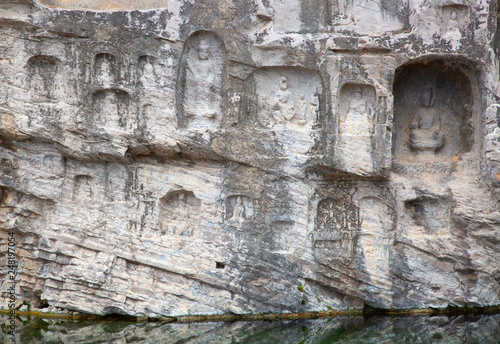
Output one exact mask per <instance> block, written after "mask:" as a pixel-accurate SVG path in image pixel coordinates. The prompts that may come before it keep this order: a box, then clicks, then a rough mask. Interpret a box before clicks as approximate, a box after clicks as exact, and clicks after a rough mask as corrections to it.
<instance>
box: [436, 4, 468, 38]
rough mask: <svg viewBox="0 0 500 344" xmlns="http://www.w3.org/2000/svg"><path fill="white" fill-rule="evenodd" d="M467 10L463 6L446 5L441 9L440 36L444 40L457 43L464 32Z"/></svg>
mask: <svg viewBox="0 0 500 344" xmlns="http://www.w3.org/2000/svg"><path fill="white" fill-rule="evenodd" d="M468 12H469V8H468V7H467V6H465V5H447V6H443V7H442V12H441V13H442V24H441V30H442V31H441V35H442V37H443V38H444V39H446V40H448V41H450V42H452V43H453V44H456V43H458V41H460V39H461V38H462V33H464V32H465V31H466V28H467V24H468V23H467V21H468V20H467V19H468Z"/></svg>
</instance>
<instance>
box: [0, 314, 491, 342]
mask: <svg viewBox="0 0 500 344" xmlns="http://www.w3.org/2000/svg"><path fill="white" fill-rule="evenodd" d="M6 320H7V319H6V317H5V316H3V317H2V333H1V335H0V342H1V343H10V342H12V341H11V338H10V336H8V335H7V333H6V332H7V329H6V326H5V325H6ZM16 343H44V344H45V343H51V344H52V343H54V344H55V343H68V344H69V343H71V344H73V343H116V344H118V343H120V344H124V343H127V344H128V343H141V344H147V343H193V344H194V343H200V344H202V343H203V344H208V343H214V344H223V343H228V344H229V343H245V344H271V343H290V344H292V343H294V344H302V343H303V344H320V343H321V344H326V343H353V344H354V343H359V344H365V343H387V344H389V343H391V344H393V343H461V344H462V343H481V344H489V343H491V344H498V343H500V315H490V316H455V317H445V316H435V317H397V318H396V317H394V318H388V317H371V318H363V317H339V318H333V319H319V320H300V321H282V322H281V321H280V322H278V321H262V322H233V323H197V324H181V323H173V324H159V323H129V322H95V321H86V322H72V321H60V320H42V319H32V320H28V321H25V322H24V323H23V322H21V320H18V326H17V330H16Z"/></svg>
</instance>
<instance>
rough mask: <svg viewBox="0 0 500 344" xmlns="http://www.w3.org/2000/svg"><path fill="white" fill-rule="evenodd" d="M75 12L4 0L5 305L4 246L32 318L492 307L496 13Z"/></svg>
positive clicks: (181, 4) (407, 0) (498, 173)
mask: <svg viewBox="0 0 500 344" xmlns="http://www.w3.org/2000/svg"><path fill="white" fill-rule="evenodd" d="M139 3H140V4H139ZM74 4H75V2H74V1H62V0H61V1H53V0H43V1H39V2H35V3H33V2H31V1H26V0H24V1H18V2H12V1H0V37H1V38H0V47H1V49H0V75H1V76H2V78H1V79H0V140H1V141H0V186H1V188H0V195H1V197H0V199H1V206H0V229H1V233H2V235H1V238H0V240H1V253H0V254H1V262H2V264H1V266H2V268H1V269H0V275H1V276H2V277H3V278H2V282H1V283H2V284H1V286H0V287H1V288H3V289H2V292H6V291H7V288H8V286H9V279H8V274H7V267H6V266H7V254H6V253H7V237H8V236H7V233H8V232H14V233H15V238H16V240H17V243H18V244H17V246H16V247H15V250H16V255H17V256H16V257H17V260H18V261H19V275H18V276H17V281H18V284H17V291H16V292H17V300H18V303H20V302H22V301H23V300H25V301H28V302H29V303H30V304H32V305H33V306H35V307H42V306H47V305H51V306H55V307H60V308H64V309H69V310H75V311H81V312H87V313H93V314H109V313H122V314H130V315H141V316H159V315H173V316H175V315H182V314H199V313H205V314H213V313H230V312H232V313H249V312H295V311H313V310H327V309H330V308H334V309H346V308H361V307H364V306H365V305H369V306H372V307H379V308H421V307H447V306H448V305H452V306H489V305H498V304H500V239H499V233H500V212H499V203H498V202H499V197H500V129H499V122H500V116H499V111H498V108H499V107H500V106H499V105H497V104H496V103H497V102H498V99H499V96H500V93H495V92H499V91H497V90H500V87H498V86H499V85H500V81H499V80H500V79H499V77H498V75H499V74H500V73H499V68H498V65H499V63H498V60H499V59H498V56H497V53H498V47H500V44H498V43H495V42H497V41H498V39H496V30H497V23H496V17H497V10H498V9H497V3H496V1H491V0H490V1H487V0H474V1H472V0H471V1H467V0H460V1H453V2H452V1H448V0H444V1H423V0H395V1H383V0H381V1H368V0H366V1H364V0H361V1H350V0H348V1H338V2H337V1H312V0H303V1H299V0H287V1H284V0H274V1H270V0H257V1H254V2H251V1H240V0H231V1H230V0H221V1H208V0H207V1H198V0H197V1H187V0H186V1H180V0H170V1H166V0H164V1H159V0H158V1H152V0H151V1H147V2H138V1H131V0H130V1H124V2H119V3H118V2H114V1H83V2H80V4H81V5H80V7H78V8H75V5H74ZM138 6H140V7H138ZM65 7H66V8H65ZM151 8H153V9H151ZM103 10H109V11H103ZM112 10H116V11H112ZM2 302H3V303H2V305H3V307H7V299H4V300H3V301H2Z"/></svg>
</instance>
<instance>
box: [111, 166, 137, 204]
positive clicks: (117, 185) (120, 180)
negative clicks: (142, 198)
mask: <svg viewBox="0 0 500 344" xmlns="http://www.w3.org/2000/svg"><path fill="white" fill-rule="evenodd" d="M105 183H106V184H105V189H106V199H107V200H108V201H111V202H117V201H127V200H128V199H129V193H128V190H129V186H130V184H131V182H130V172H129V171H128V170H127V168H126V167H125V166H122V165H115V164H109V165H108V166H107V170H106V178H105Z"/></svg>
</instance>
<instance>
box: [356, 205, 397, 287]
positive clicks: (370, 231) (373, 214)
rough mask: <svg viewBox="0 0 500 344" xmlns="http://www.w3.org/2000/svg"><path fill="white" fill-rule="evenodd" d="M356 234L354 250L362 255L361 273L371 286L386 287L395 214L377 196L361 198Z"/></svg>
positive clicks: (388, 281)
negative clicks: (358, 249)
mask: <svg viewBox="0 0 500 344" xmlns="http://www.w3.org/2000/svg"><path fill="white" fill-rule="evenodd" d="M359 213H360V235H359V237H358V242H357V247H358V248H360V249H361V250H362V252H363V255H362V256H363V263H364V269H363V270H364V272H365V273H366V274H367V275H368V276H369V277H370V283H371V284H372V285H379V286H381V287H384V288H387V287H390V284H391V282H390V280H391V278H390V277H388V275H387V271H390V269H391V266H390V255H391V249H390V248H391V247H392V245H393V235H394V230H395V228H396V213H395V210H394V209H393V208H392V207H391V206H390V202H388V201H387V200H384V199H381V198H380V196H368V197H363V198H362V199H361V200H360V202H359Z"/></svg>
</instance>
